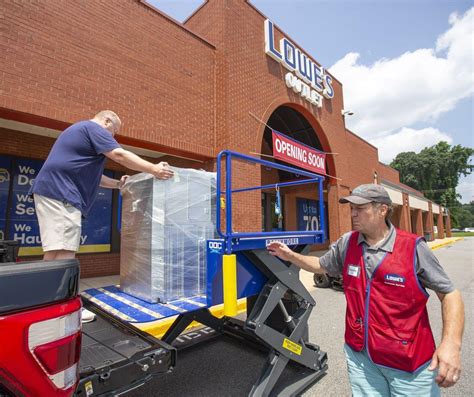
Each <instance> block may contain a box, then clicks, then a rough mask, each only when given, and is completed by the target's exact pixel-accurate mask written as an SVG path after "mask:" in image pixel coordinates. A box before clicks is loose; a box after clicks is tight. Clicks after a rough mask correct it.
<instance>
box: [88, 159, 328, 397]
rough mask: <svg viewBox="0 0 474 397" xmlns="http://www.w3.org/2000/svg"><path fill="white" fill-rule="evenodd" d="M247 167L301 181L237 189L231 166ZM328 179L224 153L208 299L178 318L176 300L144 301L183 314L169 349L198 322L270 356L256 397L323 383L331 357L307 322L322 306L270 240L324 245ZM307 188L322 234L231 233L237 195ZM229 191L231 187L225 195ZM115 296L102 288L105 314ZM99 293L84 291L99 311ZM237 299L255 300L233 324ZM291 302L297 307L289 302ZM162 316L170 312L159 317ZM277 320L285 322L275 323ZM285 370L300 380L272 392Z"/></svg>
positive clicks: (303, 248)
mask: <svg viewBox="0 0 474 397" xmlns="http://www.w3.org/2000/svg"><path fill="white" fill-rule="evenodd" d="M241 162H247V163H253V164H256V165H260V166H263V167H266V168H272V169H277V170H280V171H286V172H289V173H292V174H297V175H299V178H297V180H295V181H289V182H281V183H276V184H270V185H264V186H255V187H246V188H237V189H233V188H232V167H233V166H234V163H237V164H239V163H241ZM224 176H225V178H224ZM323 181H324V177H322V176H321V175H317V174H314V173H311V172H308V171H304V170H301V169H296V168H293V167H289V166H285V165H282V164H278V163H274V162H270V161H265V160H261V159H258V158H255V157H251V156H247V155H243V154H240V153H236V152H232V151H227V150H226V151H223V152H221V153H220V154H219V155H218V158H217V181H216V203H217V205H216V206H215V208H216V218H215V219H216V229H217V235H218V236H219V238H216V239H210V240H207V252H206V258H207V275H206V277H207V286H206V296H204V297H196V299H195V300H194V301H195V302H198V301H199V304H198V303H196V305H194V306H193V305H189V302H190V299H186V303H187V304H188V305H187V306H180V307H181V308H184V309H183V310H180V311H178V312H175V313H171V312H170V310H169V309H170V307H172V308H176V307H177V306H179V305H180V303H179V302H178V303H177V302H171V303H172V304H171V305H169V306H167V305H166V304H160V303H157V304H155V305H154V306H152V305H150V304H146V303H145V302H144V303H143V304H144V306H145V307H146V313H153V312H154V311H157V312H158V311H160V310H165V309H166V310H168V311H167V313H171V314H170V315H173V314H178V316H177V317H176V320H175V321H174V322H173V324H172V325H171V327H170V328H169V329H168V331H167V332H166V333H165V335H164V336H163V337H162V341H163V342H165V343H167V344H170V345H171V344H173V342H174V341H175V340H176V339H177V338H178V337H179V336H180V335H181V334H182V333H183V332H184V331H185V329H186V328H187V327H188V326H189V325H190V324H191V323H192V322H193V321H197V322H199V323H201V324H203V325H205V326H207V327H210V328H212V329H214V330H215V331H216V332H217V333H225V334H227V335H230V336H234V337H237V338H240V339H241V340H245V341H247V342H249V343H251V344H254V345H256V346H259V347H263V348H265V349H267V350H269V355H268V359H267V361H266V363H265V365H264V367H263V370H262V373H261V375H260V377H259V379H258V380H257V382H256V383H255V384H254V386H253V388H252V390H251V391H250V394H249V395H250V396H269V395H282V396H293V395H297V394H299V393H300V392H302V391H303V390H305V389H307V388H308V387H309V386H310V385H311V384H313V383H314V382H315V381H316V380H318V379H319V378H320V377H322V376H323V375H324V374H325V372H326V370H327V355H326V353H324V352H322V351H320V349H319V347H318V346H316V345H314V344H311V343H309V341H308V319H309V316H310V314H311V311H312V309H313V307H314V306H315V304H316V303H315V301H314V299H313V297H312V296H311V295H310V293H309V292H308V291H307V290H306V288H305V287H304V285H303V284H302V283H301V281H300V279H299V268H298V267H297V266H295V265H293V264H291V263H285V262H283V261H282V260H280V259H278V258H276V257H274V256H272V255H270V254H269V253H268V251H267V249H266V247H267V245H268V244H269V243H270V242H272V241H280V242H283V243H286V244H287V245H289V246H291V247H292V248H293V249H294V250H295V251H297V252H300V253H302V254H305V253H308V251H309V248H310V245H311V244H318V243H322V242H324V240H325V238H326V237H325V236H326V231H325V226H324V225H325V220H324V214H325V212H324V204H323V203H324V200H323ZM303 184H315V185H316V186H317V191H318V197H316V198H317V199H319V211H318V214H319V222H318V224H319V230H315V231H273V232H235V231H233V227H232V210H233V204H232V203H233V200H232V199H233V195H235V194H239V193H242V192H249V191H256V190H265V189H272V188H274V189H279V188H283V187H289V186H296V185H303ZM223 186H225V189H224V190H223V189H222V187H223ZM221 203H225V220H222V219H221V218H222V217H221ZM221 222H222V223H224V224H225V231H223V230H222V228H221ZM106 288H107V287H106ZM116 292H117V291H115V290H112V289H111V288H109V289H108V290H107V291H105V290H104V293H105V294H106V296H105V299H106V300H107V303H106V305H105V307H106V310H107V308H111V307H114V304H113V302H112V301H113V299H114V297H113V296H114V294H115V293H116ZM117 294H118V292H117ZM99 295H100V294H98V293H96V292H94V291H92V290H89V291H86V293H85V296H86V299H88V300H89V302H90V303H92V304H98V305H100V296H99ZM255 297H256V299H255ZM239 298H251V299H252V302H253V307H251V308H250V310H249V311H248V316H247V319H246V321H241V320H239V319H237V318H235V316H236V314H237V299H239ZM116 299H117V301H119V303H120V304H121V305H124V304H125V303H126V302H128V301H129V300H133V298H132V297H127V296H125V294H122V296H120V297H117V298H116ZM288 301H290V302H291V303H292V304H291V305H288V304H285V302H288ZM137 302H138V300H137V299H134V300H133V308H132V309H133V310H135V309H136V307H137V306H138V303H137ZM222 303H224V317H222V318H217V317H215V316H214V315H213V314H212V313H211V311H210V308H211V307H213V306H215V305H219V304H222ZM155 307H156V308H155ZM102 308H104V306H102ZM132 309H130V311H129V312H127V313H128V314H127V318H128V319H129V320H130V318H133V311H132ZM278 312H279V313H278ZM161 313H164V312H163V311H161ZM113 314H114V315H117V310H114V312H113ZM275 314H277V316H275ZM162 317H163V316H162ZM122 319H123V317H122ZM275 319H280V320H277V321H275ZM178 349H179V347H178ZM287 364H291V365H296V366H297V367H298V371H297V373H298V376H297V378H292V379H288V380H287V381H286V383H285V384H282V382H281V381H280V382H279V383H278V388H274V386H275V385H276V384H277V381H278V380H279V379H280V375H281V374H282V373H283V370H284V369H285V367H286V366H287ZM286 378H287V377H286Z"/></svg>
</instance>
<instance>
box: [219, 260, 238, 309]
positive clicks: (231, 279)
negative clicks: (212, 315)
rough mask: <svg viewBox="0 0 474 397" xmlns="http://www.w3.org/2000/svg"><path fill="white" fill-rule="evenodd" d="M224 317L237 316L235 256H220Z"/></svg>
mask: <svg viewBox="0 0 474 397" xmlns="http://www.w3.org/2000/svg"><path fill="white" fill-rule="evenodd" d="M222 281H223V295H224V316H229V317H232V316H236V315H237V259H236V257H235V254H232V255H223V256H222Z"/></svg>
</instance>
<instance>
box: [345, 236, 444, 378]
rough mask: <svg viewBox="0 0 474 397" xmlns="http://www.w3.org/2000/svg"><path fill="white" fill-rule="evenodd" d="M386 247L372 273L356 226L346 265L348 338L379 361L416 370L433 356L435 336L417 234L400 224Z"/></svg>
mask: <svg viewBox="0 0 474 397" xmlns="http://www.w3.org/2000/svg"><path fill="white" fill-rule="evenodd" d="M396 233H397V235H396V238H395V244H394V247H393V252H392V253H390V252H387V254H386V255H385V257H384V258H383V259H382V261H381V262H380V263H379V264H378V265H377V267H376V268H375V269H374V272H373V274H372V278H370V279H367V276H366V272H365V265H364V252H363V244H360V245H358V244H357V239H358V237H359V232H353V233H352V235H351V237H350V239H349V247H348V250H347V254H346V258H345V261H344V268H343V279H344V293H345V295H346V300H347V309H346V334H345V339H346V343H347V344H348V345H349V346H350V347H351V348H352V349H353V350H355V351H361V350H362V349H363V348H364V345H366V346H367V352H368V354H369V357H370V358H371V359H372V361H373V362H374V363H375V364H379V365H383V366H386V367H389V368H395V369H399V370H402V371H407V372H414V371H416V370H417V369H418V368H419V367H421V366H422V365H423V364H425V363H427V362H428V361H430V360H431V357H432V356H433V353H434V351H435V342H434V339H433V334H432V332H431V328H430V324H429V320H428V312H427V310H426V302H427V301H428V294H427V293H426V291H425V290H424V289H422V287H421V285H420V284H419V281H418V278H417V275H416V271H415V255H416V245H417V236H416V235H413V234H410V233H406V232H403V231H401V230H398V229H397V230H396Z"/></svg>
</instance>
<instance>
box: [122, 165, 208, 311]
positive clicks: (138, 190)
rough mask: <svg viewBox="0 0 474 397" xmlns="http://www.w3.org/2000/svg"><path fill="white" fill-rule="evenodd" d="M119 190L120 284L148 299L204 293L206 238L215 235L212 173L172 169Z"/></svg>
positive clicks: (144, 176) (129, 182)
mask: <svg viewBox="0 0 474 397" xmlns="http://www.w3.org/2000/svg"><path fill="white" fill-rule="evenodd" d="M172 169H173V171H174V173H175V174H174V177H173V178H171V179H169V180H166V181H162V180H158V179H156V178H154V177H153V176H152V175H150V174H144V173H142V174H137V175H134V176H131V177H130V178H128V180H127V182H126V184H125V186H124V187H123V188H122V228H121V250H120V288H121V290H122V291H123V292H126V293H128V294H130V295H133V296H136V297H137V298H140V299H143V300H145V301H147V302H151V303H155V302H169V301H172V300H175V299H181V298H186V297H191V296H196V295H202V294H205V291H206V240H207V239H211V238H214V237H215V201H216V197H215V196H216V174H215V173H211V172H206V171H198V170H194V169H184V168H174V167H173V168H172Z"/></svg>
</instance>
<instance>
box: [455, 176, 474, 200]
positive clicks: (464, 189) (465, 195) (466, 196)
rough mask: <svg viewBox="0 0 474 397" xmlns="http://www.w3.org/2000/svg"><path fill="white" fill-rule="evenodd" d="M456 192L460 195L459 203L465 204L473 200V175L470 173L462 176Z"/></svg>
mask: <svg viewBox="0 0 474 397" xmlns="http://www.w3.org/2000/svg"><path fill="white" fill-rule="evenodd" d="M456 192H457V193H459V194H460V195H461V196H462V198H461V199H460V200H459V201H461V203H464V204H467V203H470V202H471V201H474V175H473V174H471V175H469V176H467V177H464V178H462V179H461V181H460V183H459V185H458V187H457V188H456Z"/></svg>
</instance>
